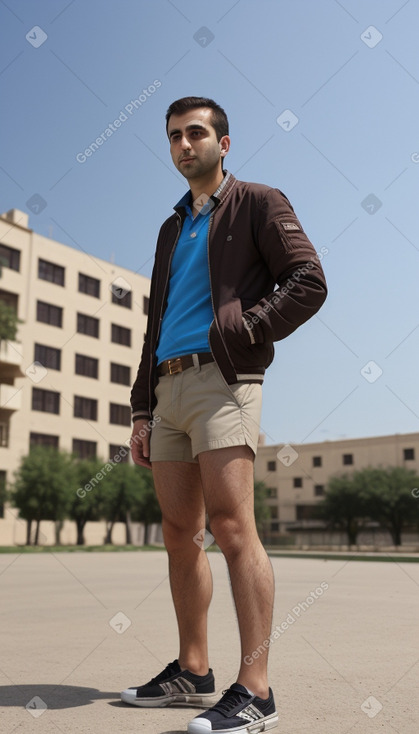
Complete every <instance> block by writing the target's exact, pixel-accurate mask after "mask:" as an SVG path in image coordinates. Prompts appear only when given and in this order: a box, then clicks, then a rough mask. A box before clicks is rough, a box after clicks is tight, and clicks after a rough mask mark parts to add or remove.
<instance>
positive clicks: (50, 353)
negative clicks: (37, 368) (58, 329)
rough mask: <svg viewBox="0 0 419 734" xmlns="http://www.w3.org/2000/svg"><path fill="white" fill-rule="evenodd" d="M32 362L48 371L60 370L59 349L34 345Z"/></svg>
mask: <svg viewBox="0 0 419 734" xmlns="http://www.w3.org/2000/svg"><path fill="white" fill-rule="evenodd" d="M34 360H35V362H40V363H41V364H42V366H43V367H48V368H49V369H50V370H61V349H55V348H54V347H46V346H45V345H44V344H35V356H34Z"/></svg>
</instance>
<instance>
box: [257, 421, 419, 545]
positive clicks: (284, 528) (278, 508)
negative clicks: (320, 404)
mask: <svg viewBox="0 0 419 734" xmlns="http://www.w3.org/2000/svg"><path fill="white" fill-rule="evenodd" d="M368 466H373V467H389V466H404V467H406V468H407V469H413V470H414V471H416V472H418V473H419V433H406V434H395V435H393V436H377V437H374V438H352V439H344V440H339V441H323V442H321V443H307V444H293V445H289V444H285V445H284V444H278V445H274V446H265V445H264V444H263V439H262V441H261V442H260V444H259V448H258V453H257V457H256V462H255V478H256V480H258V481H263V482H264V483H265V484H266V485H267V487H269V499H268V500H267V503H268V506H269V508H270V513H271V519H270V523H269V525H270V527H268V528H267V534H268V535H269V537H270V539H271V540H272V541H275V539H276V538H277V537H278V536H279V535H280V534H287V533H288V534H292V535H293V536H294V537H295V538H296V539H297V538H298V542H304V538H306V537H307V531H308V530H311V529H312V530H315V529H318V530H320V529H321V527H322V526H323V523H322V522H319V520H318V519H316V517H317V513H316V507H317V505H318V503H319V502H320V501H321V499H322V497H323V494H324V492H325V489H326V486H327V483H328V481H329V479H330V478H331V477H332V476H334V475H337V474H344V473H348V474H350V473H351V472H353V471H355V470H359V469H365V468H366V467H368ZM412 489H413V487H412ZM418 501H419V500H418ZM299 531H301V532H299ZM319 537H320V536H319Z"/></svg>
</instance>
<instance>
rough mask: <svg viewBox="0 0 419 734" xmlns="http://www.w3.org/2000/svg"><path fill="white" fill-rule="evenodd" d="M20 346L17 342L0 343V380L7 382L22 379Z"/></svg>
mask: <svg viewBox="0 0 419 734" xmlns="http://www.w3.org/2000/svg"><path fill="white" fill-rule="evenodd" d="M22 362H23V354H22V345H21V344H18V343H17V342H11V341H2V342H0V378H1V379H5V380H7V381H9V380H14V379H15V377H22V376H23V372H22V369H21V367H22Z"/></svg>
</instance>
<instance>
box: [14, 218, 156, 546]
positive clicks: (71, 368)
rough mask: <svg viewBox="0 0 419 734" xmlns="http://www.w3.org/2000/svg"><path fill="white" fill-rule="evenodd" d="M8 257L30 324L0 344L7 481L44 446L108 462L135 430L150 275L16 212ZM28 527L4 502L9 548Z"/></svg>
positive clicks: (19, 305)
mask: <svg viewBox="0 0 419 734" xmlns="http://www.w3.org/2000/svg"><path fill="white" fill-rule="evenodd" d="M0 261H1V263H2V272H1V277H0V300H2V301H4V302H6V303H7V304H9V305H11V306H13V307H14V309H15V310H16V312H17V314H18V317H19V319H20V320H21V322H22V323H21V324H20V325H19V330H18V335H17V339H16V341H15V342H3V343H2V344H1V346H0V482H1V483H2V484H4V483H5V482H10V481H12V479H13V472H14V471H15V469H16V468H17V467H18V465H19V462H20V458H21V457H22V456H24V455H25V454H27V453H28V451H29V449H30V447H31V446H33V445H36V444H43V445H48V446H56V447H59V448H60V449H66V450H67V451H71V452H74V453H75V454H77V455H78V456H80V457H93V456H96V457H99V458H102V459H103V460H105V461H108V459H110V458H111V457H112V456H114V455H115V454H116V453H117V452H118V450H119V448H120V446H121V445H123V444H124V442H125V441H127V440H128V439H129V437H130V434H131V428H130V426H131V420H130V404H129V397H130V389H131V385H132V382H133V381H134V379H135V374H136V370H137V367H138V363H139V359H140V354H141V349H142V344H143V338H144V332H145V328H146V314H147V307H148V294H149V286H150V280H149V278H146V277H144V276H142V275H139V274H138V273H135V272H132V271H130V270H127V269H126V268H121V267H119V266H117V265H114V264H113V263H110V262H107V261H105V260H101V259H99V258H96V257H93V256H91V255H89V254H88V253H86V252H84V251H83V250H81V249H76V248H75V247H74V248H73V247H68V246H67V245H63V244H61V243H59V242H56V241H54V240H52V239H49V238H47V237H43V236H42V235H39V234H37V233H36V232H34V231H33V230H32V229H30V228H29V226H28V214H26V213H24V212H21V211H18V210H16V209H12V210H11V211H9V212H7V213H6V214H2V215H0ZM43 525H45V529H44V533H47V536H48V538H50V534H51V533H50V529H49V525H51V524H48V523H43ZM69 525H70V526H71V529H70V527H69V528H68V531H67V529H66V528H64V531H63V542H67V541H68V542H74V538H73V536H74V528H73V527H72V526H73V525H74V524H73V523H69ZM92 525H93V523H92ZM24 526H26V523H23V522H22V521H19V520H18V519H17V511H16V510H13V509H12V508H7V507H0V544H1V545H12V544H14V543H16V542H19V543H20V542H24V539H25V527H24ZM47 526H48V528H47ZM103 534H104V532H103V528H100V530H97V531H96V532H93V529H91V531H90V534H89V533H88V537H89V541H90V542H96V541H97V542H99V543H100V542H102V541H103ZM117 536H118V532H117V533H116V536H115V539H117ZM121 537H123V536H122V534H121Z"/></svg>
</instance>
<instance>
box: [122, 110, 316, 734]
mask: <svg viewBox="0 0 419 734" xmlns="http://www.w3.org/2000/svg"><path fill="white" fill-rule="evenodd" d="M166 131H167V135H168V138H169V141H170V152H171V156H172V160H173V163H174V165H175V166H176V168H177V170H178V171H180V173H181V174H182V175H183V176H185V178H186V179H187V181H188V184H189V186H190V191H188V193H187V194H186V195H185V196H184V197H183V198H182V199H181V200H180V201H179V202H178V204H177V205H176V206H175V207H174V208H175V214H173V215H172V216H171V217H169V218H168V219H167V220H166V221H165V222H164V224H163V226H162V228H161V230H160V234H159V238H158V242H157V249H156V259H155V265H154V270H153V275H152V282H151V293H150V306H149V315H148V325H147V333H146V337H145V341H144V347H143V352H142V356H141V362H140V365H139V369H138V374H137V378H136V381H135V383H134V386H133V388H132V393H131V405H132V410H133V421H134V427H133V435H132V439H133V443H132V455H133V459H134V461H135V463H136V464H138V465H139V466H145V467H150V468H152V471H153V478H154V483H155V487H156V492H157V496H158V500H159V503H160V507H161V511H162V527H163V534H164V541H165V546H166V549H167V551H168V556H169V571H170V584H171V591H172V597H173V602H174V606H175V611H176V616H177V623H178V629H179V640H180V648H179V655H178V658H177V660H175V661H174V662H173V663H169V665H168V666H167V667H166V669H165V670H164V671H163V672H162V673H160V674H159V675H158V676H157V677H156V678H153V679H152V680H151V681H149V683H147V684H145V685H141V686H137V687H135V688H129V689H127V690H126V691H123V693H122V694H121V697H122V700H123V701H125V702H127V703H131V704H133V705H136V706H144V707H145V706H154V707H157V706H168V705H170V704H173V703H177V704H179V703H183V704H186V705H189V706H198V707H199V706H201V707H207V706H208V704H209V702H211V703H213V702H214V691H215V685H214V676H213V673H212V670H211V669H210V668H209V663H208V650H207V612H208V606H209V603H210V600H211V595H212V578H211V572H210V568H209V564H208V559H207V556H206V553H205V552H203V549H202V543H199V542H197V539H198V538H200V537H202V532H203V529H204V528H205V520H206V513H207V515H208V519H209V523H210V528H211V533H212V534H213V535H214V537H215V541H216V543H217V544H218V546H219V547H220V549H221V551H222V552H223V554H224V556H225V558H226V561H227V564H228V569H229V574H230V579H231V586H232V591H233V597H234V603H235V606H236V610H237V619H238V625H239V632H240V640H241V663H240V667H239V673H238V677H237V682H236V683H233V685H232V686H231V687H230V688H229V689H228V690H227V691H225V692H224V695H223V696H222V698H221V700H220V701H218V703H216V704H215V705H214V706H212V707H211V708H209V709H208V710H207V711H205V712H204V713H202V714H200V715H199V716H198V717H196V718H194V719H193V720H192V721H191V722H190V723H189V726H188V732H189V733H190V734H202V733H204V732H211V731H217V732H256V731H258V732H259V731H267V730H269V729H272V728H275V727H276V724H277V721H278V715H277V713H276V710H275V703H274V698H273V693H272V690H271V689H270V688H269V685H268V678H267V657H268V653H267V647H268V645H267V644H265V645H264V642H267V641H268V640H269V635H270V632H271V624H272V608H273V595H274V583H273V574H272V567H271V564H270V562H269V559H268V557H267V555H266V552H265V550H264V548H263V546H262V544H261V543H260V540H259V537H258V534H257V531H256V526H255V519H254V510H253V463H254V457H255V454H256V450H257V443H258V436H259V422H260V412H261V390H262V387H261V385H262V382H263V375H264V372H265V369H266V368H267V367H268V366H269V364H270V363H271V361H272V359H273V354H274V350H273V342H274V341H278V340H280V339H284V338H285V337H287V336H288V335H289V334H291V333H292V332H293V331H294V330H295V329H296V328H297V327H298V326H299V325H300V324H302V323H303V322H305V321H306V320H307V319H309V318H310V317H311V316H312V315H313V314H315V313H316V311H317V310H318V309H319V308H320V306H321V305H322V303H323V301H324V299H325V297H326V285H325V280H324V274H323V271H322V268H321V265H320V263H319V257H317V255H316V252H315V250H314V248H313V246H312V245H311V243H310V242H309V240H308V239H307V237H306V235H305V234H304V232H303V229H302V227H301V224H300V222H299V221H298V219H297V218H296V216H295V214H294V210H293V209H292V207H291V205H290V203H289V201H288V200H287V199H286V197H285V196H284V195H283V194H282V193H281V192H280V191H279V190H278V189H274V188H270V187H268V186H264V185H261V184H254V183H245V182H242V181H238V180H236V179H235V177H234V176H233V175H232V174H231V173H229V172H227V171H225V170H223V160H224V158H225V156H226V155H227V153H228V150H229V147H230V138H229V135H228V132H229V130H228V121H227V117H226V114H225V112H224V110H223V109H222V108H221V107H219V105H217V104H216V103H215V102H214V101H213V100H211V99H206V98H201V97H185V98H183V99H180V100H177V101H176V102H174V103H173V104H171V105H170V107H169V109H168V111H167V115H166ZM276 286H278V288H277V289H276V290H275V287H276ZM150 421H152V423H150ZM150 425H153V428H152V431H151V438H150ZM255 650H257V651H258V655H254V656H253V657H252V653H253V652H254V651H255ZM249 659H251V660H253V664H252V665H249V664H246V661H247V663H248V661H249ZM262 727H263V728H262Z"/></svg>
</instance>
